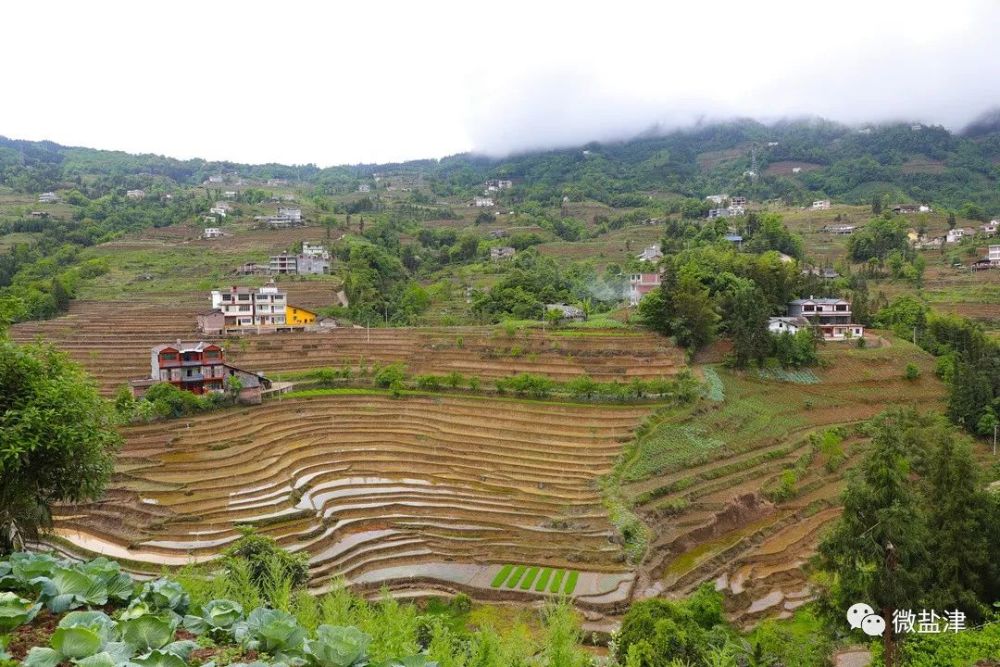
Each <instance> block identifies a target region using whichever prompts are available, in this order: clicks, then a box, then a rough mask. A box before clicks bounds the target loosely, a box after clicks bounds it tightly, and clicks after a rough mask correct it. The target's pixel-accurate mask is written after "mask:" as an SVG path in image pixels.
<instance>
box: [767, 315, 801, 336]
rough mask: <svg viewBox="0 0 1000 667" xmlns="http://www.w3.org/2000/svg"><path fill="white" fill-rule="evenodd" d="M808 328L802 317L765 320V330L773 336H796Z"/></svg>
mask: <svg viewBox="0 0 1000 667" xmlns="http://www.w3.org/2000/svg"><path fill="white" fill-rule="evenodd" d="M809 327H810V324H809V320H807V319H806V318H804V317H770V318H768V320H767V330H768V331H770V332H771V333H773V334H783V333H789V334H797V333H798V332H800V331H802V330H803V329H808V328H809Z"/></svg>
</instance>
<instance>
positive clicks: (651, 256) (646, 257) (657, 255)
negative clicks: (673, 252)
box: [636, 243, 663, 262]
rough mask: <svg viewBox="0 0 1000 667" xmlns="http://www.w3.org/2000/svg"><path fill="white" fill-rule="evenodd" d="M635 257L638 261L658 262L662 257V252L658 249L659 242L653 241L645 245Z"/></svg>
mask: <svg viewBox="0 0 1000 667" xmlns="http://www.w3.org/2000/svg"><path fill="white" fill-rule="evenodd" d="M636 258H637V259H638V260H639V261H640V262H658V261H660V260H661V259H663V253H662V252H661V251H660V244H659V243H654V244H653V245H651V246H646V248H645V249H644V250H643V251H642V252H641V253H639V254H638V255H637V256H636Z"/></svg>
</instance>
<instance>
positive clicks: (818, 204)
mask: <svg viewBox="0 0 1000 667" xmlns="http://www.w3.org/2000/svg"><path fill="white" fill-rule="evenodd" d="M812 207H813V210H814V211H825V210H826V209H828V208H830V200H829V199H817V200H816V201H814V202H813V205H812Z"/></svg>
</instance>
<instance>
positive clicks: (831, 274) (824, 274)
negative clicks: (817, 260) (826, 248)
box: [802, 266, 840, 280]
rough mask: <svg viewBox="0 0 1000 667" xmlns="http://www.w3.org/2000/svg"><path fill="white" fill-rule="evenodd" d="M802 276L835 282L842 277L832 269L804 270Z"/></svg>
mask: <svg viewBox="0 0 1000 667" xmlns="http://www.w3.org/2000/svg"><path fill="white" fill-rule="evenodd" d="M802 275H807V276H816V277H818V278H822V279H823V280H835V279H837V278H839V277H840V274H839V273H837V272H836V271H834V270H833V269H832V268H830V267H828V266H827V267H823V268H820V267H811V268H808V269H803V270H802Z"/></svg>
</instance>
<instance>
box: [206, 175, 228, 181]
mask: <svg viewBox="0 0 1000 667" xmlns="http://www.w3.org/2000/svg"><path fill="white" fill-rule="evenodd" d="M205 182H206V183H225V182H226V177H225V176H223V175H222V174H214V175H212V176H209V177H208V180H207V181H205Z"/></svg>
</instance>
